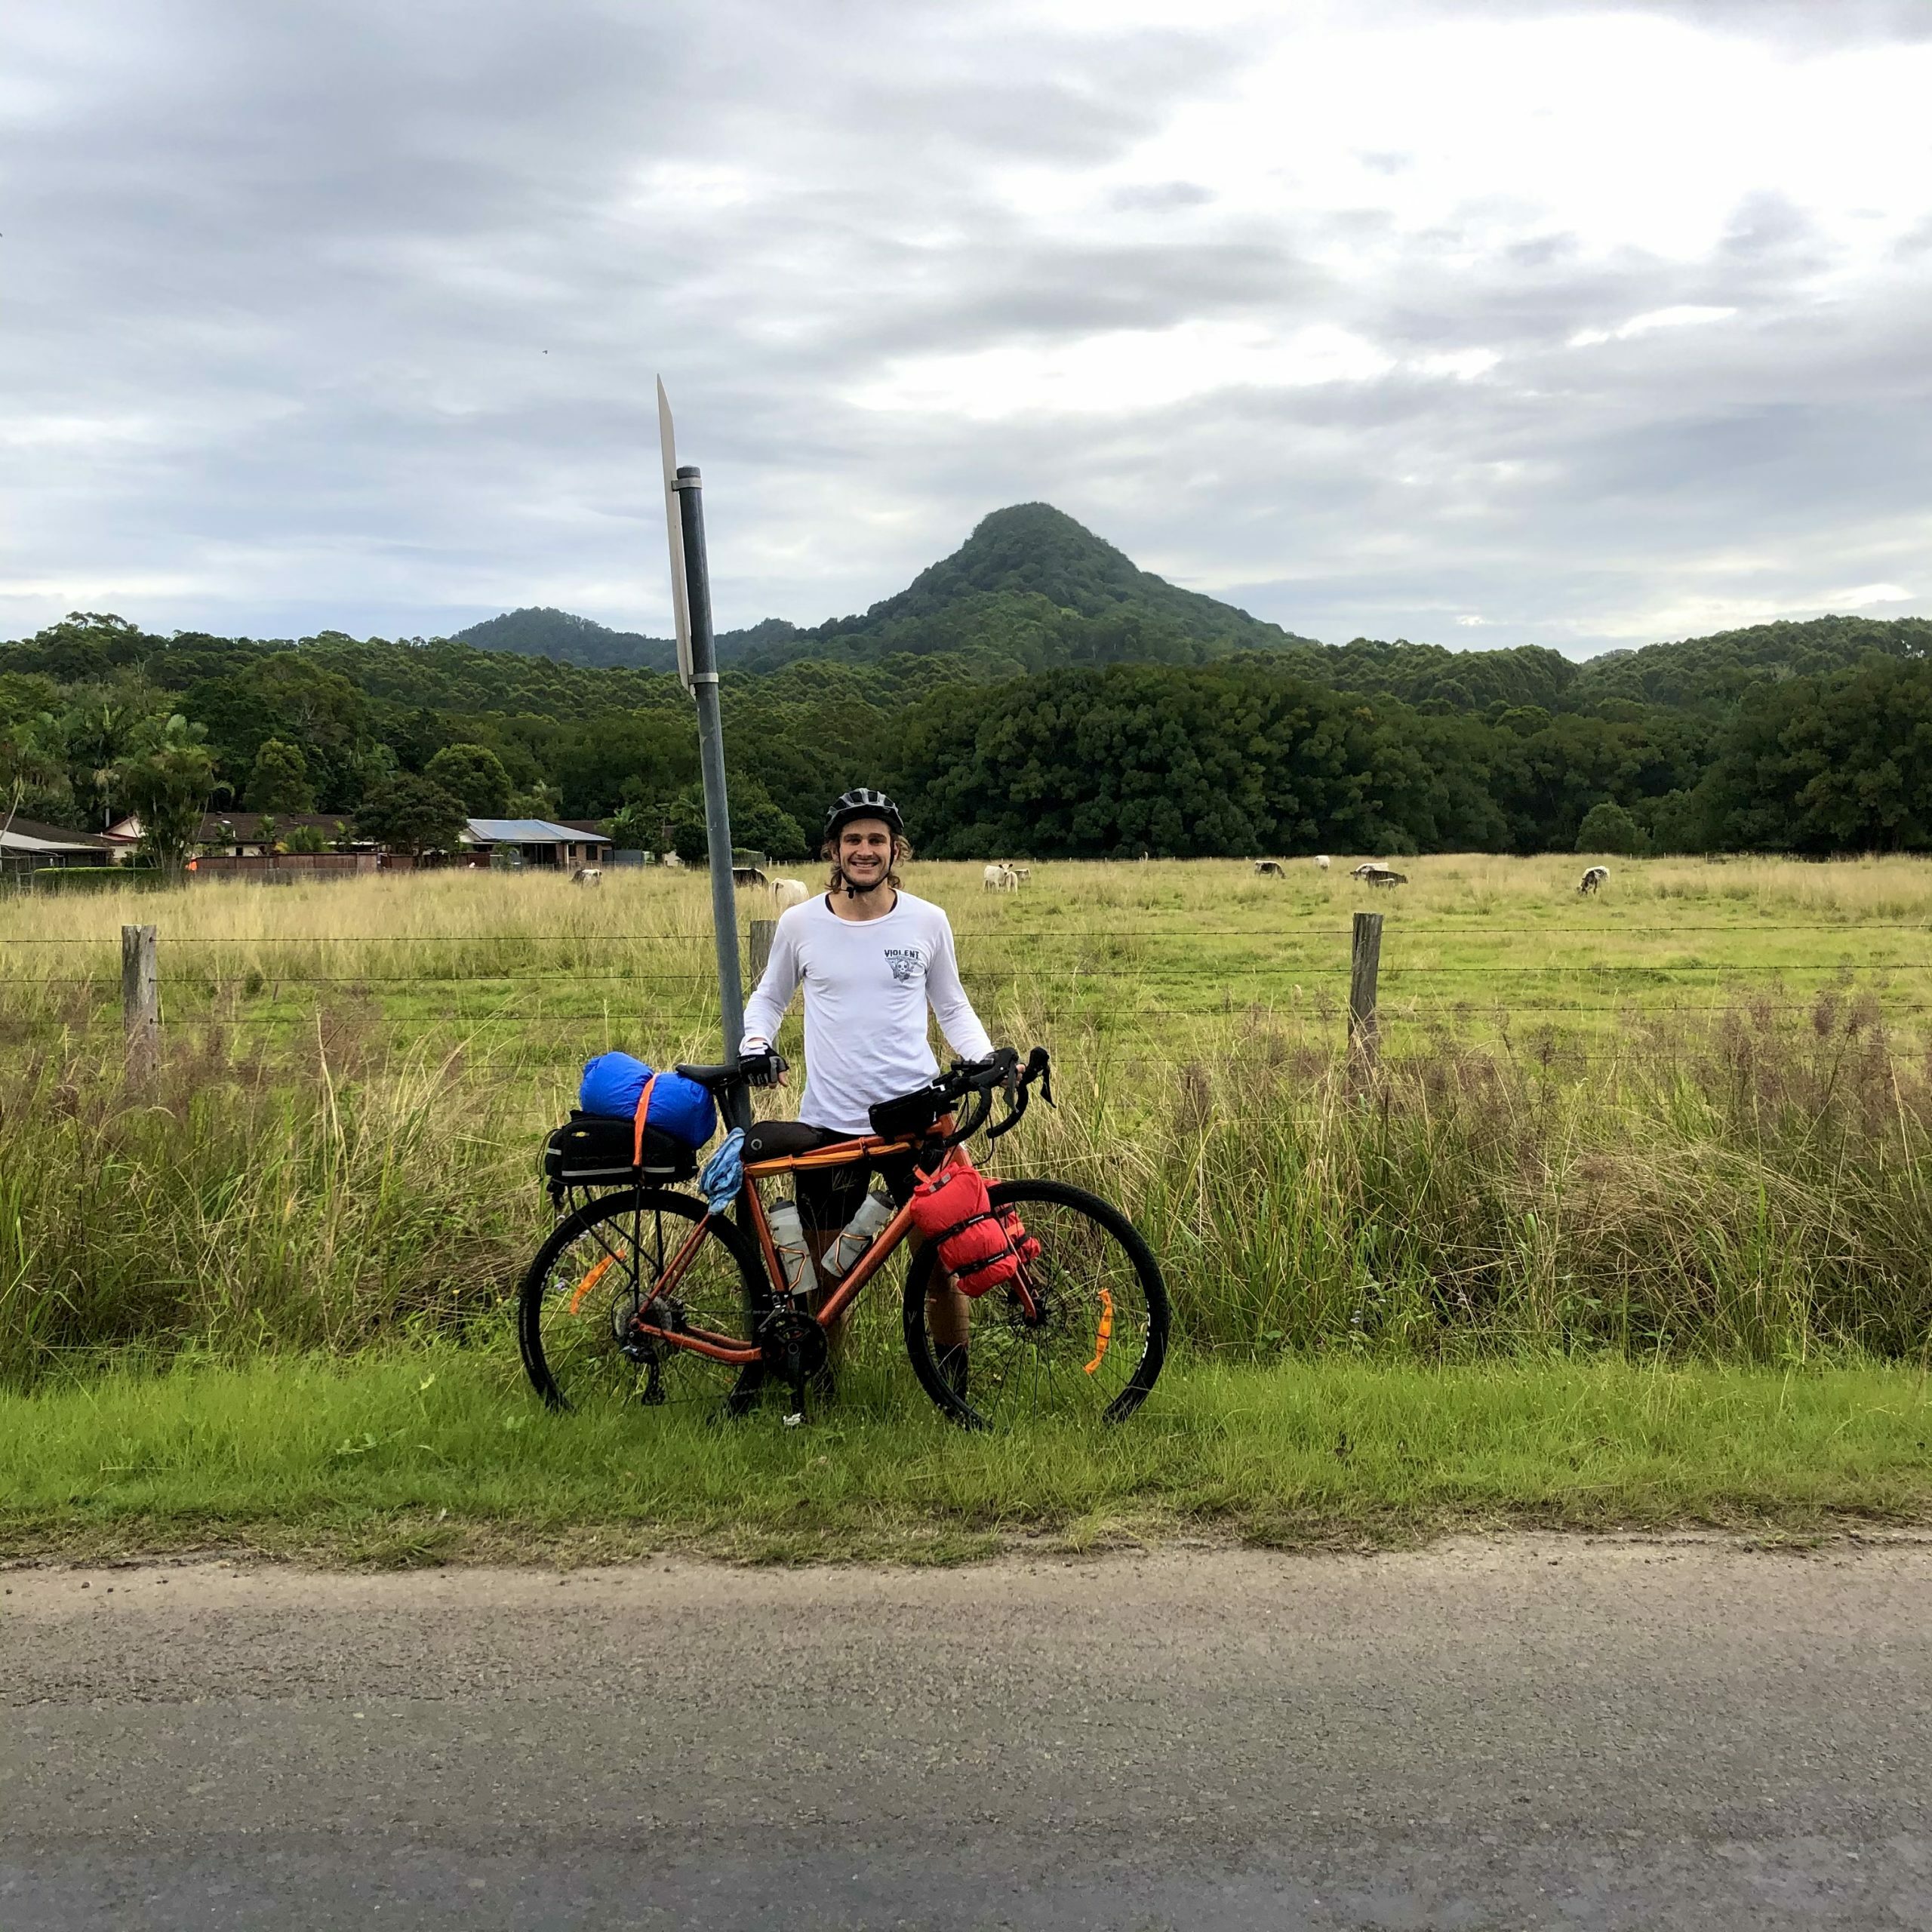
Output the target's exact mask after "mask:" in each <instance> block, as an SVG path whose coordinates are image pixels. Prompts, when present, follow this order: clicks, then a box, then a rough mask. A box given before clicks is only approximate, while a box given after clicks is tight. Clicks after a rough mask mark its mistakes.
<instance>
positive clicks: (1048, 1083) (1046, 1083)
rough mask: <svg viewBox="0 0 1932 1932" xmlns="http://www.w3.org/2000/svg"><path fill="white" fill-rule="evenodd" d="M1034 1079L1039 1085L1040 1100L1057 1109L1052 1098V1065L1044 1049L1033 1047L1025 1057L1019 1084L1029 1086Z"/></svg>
mask: <svg viewBox="0 0 1932 1932" xmlns="http://www.w3.org/2000/svg"><path fill="white" fill-rule="evenodd" d="M1036 1079H1037V1080H1038V1081H1039V1083H1040V1098H1041V1100H1044V1101H1045V1102H1046V1103H1047V1105H1048V1106H1050V1107H1053V1108H1055V1109H1057V1108H1058V1106H1059V1103H1058V1102H1057V1101H1056V1100H1054V1063H1053V1060H1052V1058H1051V1056H1050V1055H1049V1054H1048V1051H1047V1050H1046V1048H1044V1047H1035V1048H1034V1049H1033V1051H1032V1052H1031V1053H1030V1054H1028V1055H1027V1056H1026V1073H1025V1075H1023V1078H1022V1079H1021V1081H1020V1084H1021V1085H1022V1086H1031V1085H1032V1083H1033V1081H1035V1080H1036Z"/></svg>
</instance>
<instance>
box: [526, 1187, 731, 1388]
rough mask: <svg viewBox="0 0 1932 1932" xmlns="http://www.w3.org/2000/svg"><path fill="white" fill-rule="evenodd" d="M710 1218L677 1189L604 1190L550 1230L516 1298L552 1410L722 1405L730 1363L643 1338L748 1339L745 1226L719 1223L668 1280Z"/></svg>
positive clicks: (533, 1368) (532, 1367)
mask: <svg viewBox="0 0 1932 1932" xmlns="http://www.w3.org/2000/svg"><path fill="white" fill-rule="evenodd" d="M704 1217H705V1206H704V1203H703V1201H698V1200H695V1199H694V1198H692V1197H691V1195H688V1194H678V1193H676V1192H672V1191H671V1190H669V1189H638V1190H636V1191H635V1192H630V1193H626V1194H607V1195H601V1197H599V1198H598V1199H596V1200H595V1201H590V1202H589V1203H588V1204H586V1205H585V1206H583V1207H580V1208H579V1209H578V1210H577V1212H576V1213H575V1214H570V1215H567V1216H566V1217H565V1218H564V1219H563V1220H561V1221H559V1222H558V1223H557V1225H556V1226H555V1228H554V1229H552V1231H551V1234H550V1238H549V1240H548V1241H546V1242H545V1243H544V1244H543V1247H541V1248H540V1249H539V1250H538V1251H537V1258H536V1260H534V1261H533V1262H531V1264H530V1267H529V1269H528V1272H526V1273H525V1275H524V1278H523V1285H522V1287H521V1288H520V1289H519V1290H518V1297H517V1340H518V1345H519V1346H520V1347H521V1349H522V1352H523V1365H524V1368H525V1371H526V1372H527V1373H528V1375H529V1377H530V1380H531V1386H532V1387H534V1389H536V1391H537V1393H538V1394H539V1395H541V1396H542V1397H543V1399H544V1401H546V1402H547V1403H548V1404H549V1405H550V1407H552V1408H553V1409H598V1408H608V1407H619V1406H622V1405H623V1404H629V1403H633V1402H643V1403H653V1404H654V1403H659V1402H666V1401H718V1400H720V1399H721V1398H722V1397H723V1396H724V1394H725V1393H726V1392H727V1391H728V1390H729V1389H731V1386H732V1384H733V1383H734V1381H735V1380H737V1375H738V1371H737V1368H736V1367H734V1366H732V1365H731V1364H729V1363H727V1362H721V1361H717V1360H716V1359H715V1358H712V1357H711V1356H709V1355H701V1354H699V1353H697V1352H695V1351H694V1350H691V1349H681V1348H678V1347H677V1346H675V1345H673V1344H672V1343H666V1342H663V1341H662V1340H657V1339H655V1338H654V1337H648V1336H645V1335H643V1334H641V1333H640V1332H639V1331H638V1329H637V1328H636V1327H635V1321H636V1318H638V1316H640V1315H641V1316H642V1318H643V1319H644V1320H645V1321H648V1323H650V1324H651V1325H652V1326H653V1327H657V1328H664V1329H670V1330H673V1331H678V1330H691V1329H703V1330H705V1331H708V1332H709V1333H710V1334H715V1335H720V1336H723V1337H728V1339H729V1340H732V1341H734V1342H736V1341H740V1340H743V1338H745V1337H746V1336H747V1335H748V1334H749V1332H750V1330H749V1318H748V1315H747V1312H746V1311H747V1309H748V1307H749V1303H750V1297H751V1295H752V1291H753V1287H754V1284H755V1281H756V1280H757V1276H756V1275H755V1272H754V1270H753V1269H752V1263H751V1262H750V1260H749V1258H748V1257H747V1256H746V1252H745V1248H744V1244H743V1241H742V1240H741V1239H740V1237H739V1234H738V1230H737V1229H736V1228H735V1227H734V1226H732V1224H731V1223H730V1222H728V1221H727V1220H724V1218H723V1217H721V1216H714V1217H712V1221H711V1223H710V1225H709V1226H708V1227H706V1229H704V1232H703V1235H702V1236H701V1237H700V1238H699V1240H698V1242H697V1247H696V1248H695V1249H694V1251H692V1253H691V1256H690V1257H689V1259H688V1262H687V1263H686V1266H685V1269H684V1272H682V1274H681V1275H679V1277H678V1279H677V1280H676V1281H674V1282H670V1283H668V1284H667V1283H666V1280H665V1275H666V1270H667V1269H669V1266H670V1265H671V1263H672V1262H673V1261H674V1260H675V1259H676V1257H678V1254H679V1253H680V1252H681V1251H682V1250H683V1249H684V1247H685V1245H686V1244H687V1243H688V1241H689V1240H690V1239H691V1236H692V1235H693V1234H694V1232H696V1230H697V1227H698V1226H699V1224H700V1223H702V1222H703V1220H704Z"/></svg>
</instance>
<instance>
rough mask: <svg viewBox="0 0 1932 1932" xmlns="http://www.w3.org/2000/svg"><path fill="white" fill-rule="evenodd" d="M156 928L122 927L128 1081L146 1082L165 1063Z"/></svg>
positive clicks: (123, 1005) (122, 980)
mask: <svg viewBox="0 0 1932 1932" xmlns="http://www.w3.org/2000/svg"><path fill="white" fill-rule="evenodd" d="M156 953H157V949H156V947H155V928H153V927H152V926H123V927H122V928H121V1015H122V1020H123V1021H124V1023H125V1025H126V1027H127V1029H128V1078H129V1079H130V1080H146V1079H148V1078H150V1077H151V1076H152V1074H153V1072H154V1070H155V1068H156V1067H157V1066H158V1065H159V1064H160V1063H161V968H160V966H159V964H158V960H157V957H156Z"/></svg>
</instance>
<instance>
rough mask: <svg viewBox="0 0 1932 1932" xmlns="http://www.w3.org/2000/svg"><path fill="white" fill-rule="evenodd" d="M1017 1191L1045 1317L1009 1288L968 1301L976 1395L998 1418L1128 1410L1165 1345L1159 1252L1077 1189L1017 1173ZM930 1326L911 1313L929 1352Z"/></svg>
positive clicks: (981, 1412) (989, 1418)
mask: <svg viewBox="0 0 1932 1932" xmlns="http://www.w3.org/2000/svg"><path fill="white" fill-rule="evenodd" d="M1008 1198H1011V1200H1012V1201H1013V1202H1014V1205H1015V1206H1016V1207H1018V1208H1019V1209H1020V1213H1021V1217H1022V1219H1023V1220H1024V1222H1025V1224H1026V1232H1027V1234H1028V1235H1029V1236H1030V1237H1031V1238H1032V1239H1033V1240H1035V1241H1038V1243H1039V1244H1040V1252H1039V1254H1038V1256H1037V1257H1035V1259H1034V1260H1032V1261H1031V1262H1029V1263H1026V1266H1025V1267H1024V1269H1023V1280H1024V1282H1025V1284H1026V1291H1027V1294H1028V1295H1029V1297H1030V1298H1031V1300H1032V1303H1033V1305H1034V1306H1035V1309H1036V1310H1037V1318H1035V1319H1029V1318H1028V1316H1027V1315H1026V1312H1025V1311H1024V1309H1023V1307H1022V1306H1021V1303H1020V1297H1019V1296H1018V1294H1017V1292H1016V1291H1014V1290H1013V1289H1011V1288H995V1289H993V1290H992V1291H989V1293H987V1294H985V1295H983V1296H981V1297H979V1298H978V1299H977V1300H972V1301H969V1302H968V1303H967V1316H966V1320H967V1331H968V1349H967V1354H968V1367H967V1375H968V1392H967V1396H966V1401H967V1403H968V1406H969V1407H970V1408H971V1411H973V1414H974V1417H976V1418H977V1420H979V1421H980V1422H981V1423H986V1424H988V1425H989V1426H994V1427H1001V1426H1006V1425H1008V1424H1009V1423H1014V1422H1018V1421H1023V1420H1038V1419H1042V1418H1046V1417H1074V1418H1078V1417H1088V1418H1090V1419H1095V1418H1100V1417H1109V1418H1111V1417H1116V1416H1118V1415H1120V1414H1126V1413H1128V1412H1129V1411H1131V1409H1132V1408H1133V1407H1135V1406H1136V1405H1137V1404H1138V1403H1139V1402H1140V1400H1141V1398H1143V1396H1144V1395H1145V1393H1146V1388H1147V1386H1148V1385H1149V1383H1151V1381H1152V1377H1153V1375H1154V1374H1158V1371H1159V1365H1160V1358H1161V1355H1162V1354H1164V1350H1165V1346H1166V1334H1167V1309H1166V1291H1165V1289H1164V1287H1163V1286H1162V1284H1161V1281H1160V1278H1159V1271H1158V1268H1157V1267H1155V1264H1154V1263H1153V1260H1152V1257H1151V1256H1149V1255H1148V1254H1146V1251H1145V1247H1144V1244H1140V1243H1139V1242H1138V1240H1137V1238H1136V1237H1134V1236H1133V1235H1132V1232H1131V1229H1129V1230H1127V1232H1126V1235H1125V1236H1124V1237H1123V1235H1122V1234H1121V1233H1119V1232H1115V1227H1114V1226H1112V1225H1110V1224H1109V1220H1108V1219H1106V1218H1103V1217H1109V1216H1111V1214H1112V1211H1111V1210H1109V1209H1108V1208H1107V1207H1106V1204H1104V1203H1103V1202H1099V1201H1094V1199H1093V1198H1092V1197H1091V1195H1085V1194H1084V1193H1082V1192H1081V1191H1080V1190H1078V1189H1071V1188H1066V1187H1063V1186H1056V1185H1054V1184H1052V1183H1020V1184H1017V1186H1015V1188H1014V1189H1013V1190H1011V1193H1010V1195H1009V1196H1008ZM908 1341H909V1344H913V1345H915V1346H921V1347H928V1359H929V1361H931V1355H930V1349H929V1344H928V1343H927V1342H926V1340H925V1339H924V1324H923V1323H922V1322H912V1321H909V1324H908ZM933 1376H934V1379H937V1369H936V1367H934V1370H933Z"/></svg>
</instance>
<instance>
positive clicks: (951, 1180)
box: [912, 1152, 1040, 1296]
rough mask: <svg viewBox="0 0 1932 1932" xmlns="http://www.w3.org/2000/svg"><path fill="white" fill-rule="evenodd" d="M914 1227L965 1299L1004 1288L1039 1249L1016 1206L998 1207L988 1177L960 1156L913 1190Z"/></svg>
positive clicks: (953, 1158) (954, 1157)
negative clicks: (930, 1244) (933, 1249)
mask: <svg viewBox="0 0 1932 1932" xmlns="http://www.w3.org/2000/svg"><path fill="white" fill-rule="evenodd" d="M912 1225H913V1226H915V1228H917V1229H918V1231H919V1232H920V1233H921V1234H922V1235H924V1236H925V1238H927V1239H928V1241H933V1242H935V1243H937V1246H938V1248H939V1262H940V1266H941V1267H942V1268H943V1269H946V1271H947V1272H948V1273H949V1274H950V1275H952V1278H953V1280H954V1281H955V1282H956V1283H957V1284H958V1287H959V1291H960V1293H961V1294H964V1295H974V1296H977V1295H983V1294H985V1293H986V1291H987V1290H988V1289H989V1288H997V1287H1002V1286H1004V1284H1006V1283H1007V1282H1008V1281H1011V1280H1012V1279H1013V1278H1014V1276H1015V1275H1017V1274H1018V1273H1019V1272H1020V1263H1021V1262H1022V1261H1023V1260H1031V1259H1032V1256H1033V1255H1036V1254H1038V1253H1039V1251H1040V1244H1039V1243H1038V1241H1035V1240H1033V1239H1032V1237H1031V1236H1029V1235H1028V1234H1027V1232H1026V1229H1024V1228H1023V1227H1022V1226H1020V1217H1019V1216H1018V1215H1017V1214H1016V1213H1014V1211H1013V1209H1012V1208H1011V1207H1001V1208H999V1209H997V1210H996V1209H995V1207H994V1206H993V1204H992V1196H991V1195H989V1193H988V1192H987V1191H986V1177H985V1176H984V1175H983V1174H981V1173H980V1171H979V1170H978V1168H975V1167H974V1165H973V1164H972V1162H971V1161H968V1159H967V1158H965V1156H964V1155H962V1154H959V1153H958V1152H955V1154H954V1155H953V1157H952V1161H951V1162H950V1163H949V1164H948V1165H946V1166H945V1167H943V1168H940V1171H939V1172H938V1173H937V1174H934V1175H933V1176H932V1177H931V1179H930V1180H922V1181H921V1182H920V1183H919V1184H918V1186H916V1187H915V1188H914V1189H913V1190H912ZM1016 1241H1017V1243H1018V1245H1016ZM1029 1248H1030V1249H1031V1251H1032V1254H1028V1253H1027V1252H1026V1250H1027V1249H1029Z"/></svg>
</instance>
